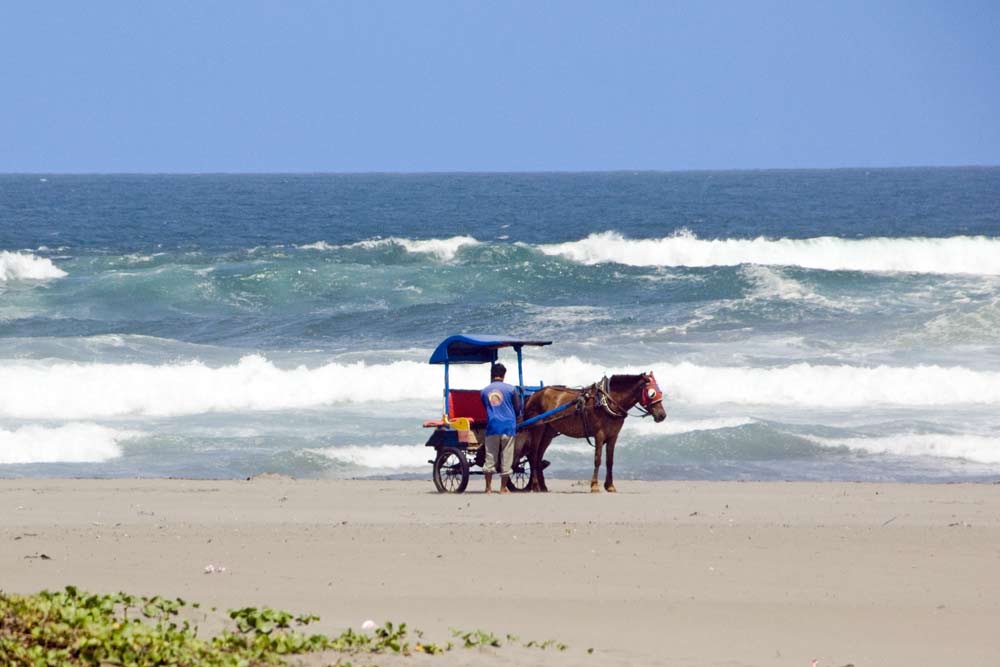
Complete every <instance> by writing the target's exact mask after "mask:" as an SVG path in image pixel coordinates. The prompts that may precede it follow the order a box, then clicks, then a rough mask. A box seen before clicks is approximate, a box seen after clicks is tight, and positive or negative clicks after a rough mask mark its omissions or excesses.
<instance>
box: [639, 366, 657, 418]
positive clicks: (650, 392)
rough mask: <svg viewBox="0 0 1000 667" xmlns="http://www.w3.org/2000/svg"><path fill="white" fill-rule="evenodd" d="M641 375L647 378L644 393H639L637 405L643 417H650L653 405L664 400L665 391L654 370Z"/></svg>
mask: <svg viewBox="0 0 1000 667" xmlns="http://www.w3.org/2000/svg"><path fill="white" fill-rule="evenodd" d="M641 377H642V378H644V379H645V380H646V383H645V384H644V385H643V386H642V393H641V394H639V402H638V403H637V404H636V407H638V408H639V412H640V413H642V416H643V417H649V416H651V415H652V407H653V406H654V405H656V404H657V403H662V402H663V391H662V390H661V389H660V385H659V384H657V382H656V378H655V377H654V376H653V371H649V372H648V373H643V374H642V376H641Z"/></svg>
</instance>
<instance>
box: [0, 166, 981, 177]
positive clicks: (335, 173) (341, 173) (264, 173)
mask: <svg viewBox="0 0 1000 667" xmlns="http://www.w3.org/2000/svg"><path fill="white" fill-rule="evenodd" d="M998 167H1000V163H998V164H985V163H984V164H950V165H926V164H924V165H921V164H917V165H891V166H840V167H730V168H703V169H526V170H507V169H498V170H488V169H484V170H475V169H467V170H466V169H456V170H412V171H408V170H376V169H373V170H359V171H339V170H330V171H316V170H301V171H299V170H290V171H266V170H261V171H255V170H247V171H227V170H206V171H0V176H448V175H452V176H462V175H468V176H473V175H531V174H536V175H559V174H563V175H571V174H698V173H759V172H788V171H891V170H906V169H995V168H998Z"/></svg>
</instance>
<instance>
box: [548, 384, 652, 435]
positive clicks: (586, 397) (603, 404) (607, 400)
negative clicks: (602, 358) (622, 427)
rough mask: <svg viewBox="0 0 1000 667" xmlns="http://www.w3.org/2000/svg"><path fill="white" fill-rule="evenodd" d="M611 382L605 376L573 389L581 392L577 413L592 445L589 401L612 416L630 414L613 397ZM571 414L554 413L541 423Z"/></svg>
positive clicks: (595, 407)
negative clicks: (588, 415) (586, 385)
mask: <svg viewBox="0 0 1000 667" xmlns="http://www.w3.org/2000/svg"><path fill="white" fill-rule="evenodd" d="M610 384H611V381H610V380H609V379H608V377H607V376H604V377H603V378H601V379H600V381H598V382H595V383H594V384H592V385H590V386H588V387H583V388H581V389H574V390H573V391H577V392H579V395H577V397H576V400H575V401H574V403H576V406H575V413H576V414H577V415H579V417H580V423H581V424H582V425H583V437H584V438H585V439H586V440H587V444H588V445H590V446H591V447H594V443H593V442H591V440H590V439H591V437H592V433H591V429H590V424H589V420H588V419H587V412H588V411H589V410H590V409H591V408H588V407H587V402H588V401H590V400H591V399H593V401H594V405H593V408H592V409H597V408H601V409H602V410H604V411H605V412H606V413H607V414H608V415H609V416H611V417H614V418H617V419H625V417H627V416H628V410H625V409H623V408H622V407H621V406H620V405H619V404H618V402H617V401H615V399H613V398H612V397H611V388H610ZM646 414H647V415H648V414H649V413H648V412H647V413H646ZM570 416H572V415H569V414H565V415H554V416H553V417H551V418H549V419H546V420H544V421H543V422H541V423H542V424H550V423H552V422H554V421H559V420H560V419H565V418H567V417H570ZM643 416H646V415H643Z"/></svg>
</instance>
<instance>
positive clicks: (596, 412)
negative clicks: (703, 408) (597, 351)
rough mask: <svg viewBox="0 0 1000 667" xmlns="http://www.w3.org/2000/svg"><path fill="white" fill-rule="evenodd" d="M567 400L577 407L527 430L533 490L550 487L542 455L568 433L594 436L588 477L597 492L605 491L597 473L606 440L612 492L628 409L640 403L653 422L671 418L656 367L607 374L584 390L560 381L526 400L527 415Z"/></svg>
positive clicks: (607, 481)
mask: <svg viewBox="0 0 1000 667" xmlns="http://www.w3.org/2000/svg"><path fill="white" fill-rule="evenodd" d="M567 403H575V404H576V407H569V408H565V409H564V410H563V411H562V412H557V413H555V414H554V415H552V416H551V417H547V418H545V419H543V420H541V421H539V422H538V423H536V424H533V425H531V426H529V427H528V428H527V429H526V431H527V432H528V434H529V438H530V441H529V443H527V444H526V449H527V456H528V461H529V462H530V464H531V490H532V491H548V488H547V487H546V486H545V473H544V472H543V469H542V468H543V466H544V463H543V461H542V458H543V456H544V455H545V450H546V449H548V446H549V444H551V442H552V439H553V438H554V437H556V436H557V435H567V436H569V437H571V438H588V439H589V438H591V437H592V438H594V476H593V478H592V479H591V480H590V490H591V492H594V493H600V491H601V489H600V487H599V486H598V484H597V474H598V472H599V470H600V468H601V449H602V448H603V447H604V446H605V445H607V463H606V464H605V467H606V469H607V476H606V477H605V479H604V488H605V489H606V490H607V491H608V492H610V493H614V492H615V491H616V489H615V484H614V478H613V476H612V469H613V468H614V461H615V442H616V441H617V440H618V432H619V431H620V430H621V428H622V424H624V423H625V417H627V416H628V411H629V410H631V409H632V408H633V407H634V406H636V405H637V404H638V405H639V409H640V410H642V411H643V412H644V413H645V414H646V415H652V417H653V421H656V422H661V421H663V420H664V419H666V418H667V413H666V411H665V410H664V409H663V392H662V391H660V387H659V385H658V384H656V378H655V377H653V372H652V371H650V372H648V373H642V374H640V375H612V376H611V378H610V379H608V378H604V379H602V380H601V381H600V382H595V383H594V384H592V385H590V386H589V387H584V388H582V389H573V388H570V387H565V386H562V385H552V386H549V387H543V388H541V389H539V390H538V391H536V392H535V393H534V394H532V395H531V396H530V397H529V398H528V400H527V401H526V402H525V406H524V411H523V416H524V419H526V420H527V419H530V418H532V417H535V416H537V415H540V414H543V413H545V412H548V411H549V410H552V409H554V408H557V407H559V406H560V405H565V404H567Z"/></svg>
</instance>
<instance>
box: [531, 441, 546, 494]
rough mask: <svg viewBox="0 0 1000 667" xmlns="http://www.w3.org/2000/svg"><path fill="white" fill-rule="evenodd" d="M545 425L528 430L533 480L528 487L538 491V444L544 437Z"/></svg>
mask: <svg viewBox="0 0 1000 667" xmlns="http://www.w3.org/2000/svg"><path fill="white" fill-rule="evenodd" d="M544 428H545V427H544V426H543V427H541V428H533V429H531V430H530V431H529V432H528V438H529V441H528V467H529V468H530V469H531V480H530V482H529V484H528V489H529V490H531V491H538V490H539V488H540V487H539V484H538V459H539V458H540V457H539V456H538V445H539V443H540V442H541V439H542V431H543V430H544Z"/></svg>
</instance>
